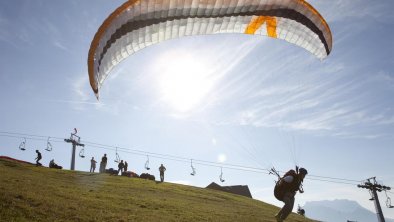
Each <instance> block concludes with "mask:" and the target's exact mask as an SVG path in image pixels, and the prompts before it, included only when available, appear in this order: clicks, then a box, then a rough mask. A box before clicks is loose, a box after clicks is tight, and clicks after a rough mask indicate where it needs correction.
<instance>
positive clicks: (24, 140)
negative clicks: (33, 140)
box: [19, 138, 26, 151]
mask: <svg viewBox="0 0 394 222" xmlns="http://www.w3.org/2000/svg"><path fill="white" fill-rule="evenodd" d="M25 146H26V138H23V141H22V142H21V144H20V145H19V149H20V150H22V151H25V150H26V148H25Z"/></svg>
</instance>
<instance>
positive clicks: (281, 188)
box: [274, 168, 308, 222]
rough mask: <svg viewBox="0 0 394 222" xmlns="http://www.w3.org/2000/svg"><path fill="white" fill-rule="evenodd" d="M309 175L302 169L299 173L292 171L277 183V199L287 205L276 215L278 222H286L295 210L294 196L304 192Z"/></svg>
mask: <svg viewBox="0 0 394 222" xmlns="http://www.w3.org/2000/svg"><path fill="white" fill-rule="evenodd" d="M307 174H308V171H307V170H306V169H304V168H300V169H299V170H298V172H296V171H294V170H290V171H288V172H287V173H286V174H285V175H284V176H283V177H282V178H281V179H280V180H279V181H278V182H277V183H276V186H275V191H274V193H275V197H276V198H277V199H278V200H280V201H283V202H284V203H285V205H284V206H283V207H282V209H281V210H280V211H279V212H278V213H277V214H276V215H275V218H276V221H277V222H283V221H284V220H286V218H287V216H289V214H290V213H291V211H292V210H293V206H294V196H295V195H296V192H297V191H300V193H303V192H304V190H303V189H302V182H303V181H304V178H305V176H306V175H307Z"/></svg>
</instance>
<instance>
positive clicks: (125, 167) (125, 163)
mask: <svg viewBox="0 0 394 222" xmlns="http://www.w3.org/2000/svg"><path fill="white" fill-rule="evenodd" d="M128 166H129V165H128V164H127V161H124V167H123V169H124V172H127V167H128Z"/></svg>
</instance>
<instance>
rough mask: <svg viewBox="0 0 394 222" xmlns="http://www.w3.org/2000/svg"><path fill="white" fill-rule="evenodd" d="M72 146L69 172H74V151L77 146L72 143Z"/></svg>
mask: <svg viewBox="0 0 394 222" xmlns="http://www.w3.org/2000/svg"><path fill="white" fill-rule="evenodd" d="M72 144H73V150H72V154H71V167H70V170H74V169H75V150H76V149H77V144H76V143H74V142H73V143H72Z"/></svg>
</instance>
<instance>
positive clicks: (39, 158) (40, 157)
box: [35, 150, 42, 166]
mask: <svg viewBox="0 0 394 222" xmlns="http://www.w3.org/2000/svg"><path fill="white" fill-rule="evenodd" d="M36 153H37V157H36V158H35V160H36V166H42V164H41V163H40V160H41V159H42V156H41V153H40V151H38V150H36Z"/></svg>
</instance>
